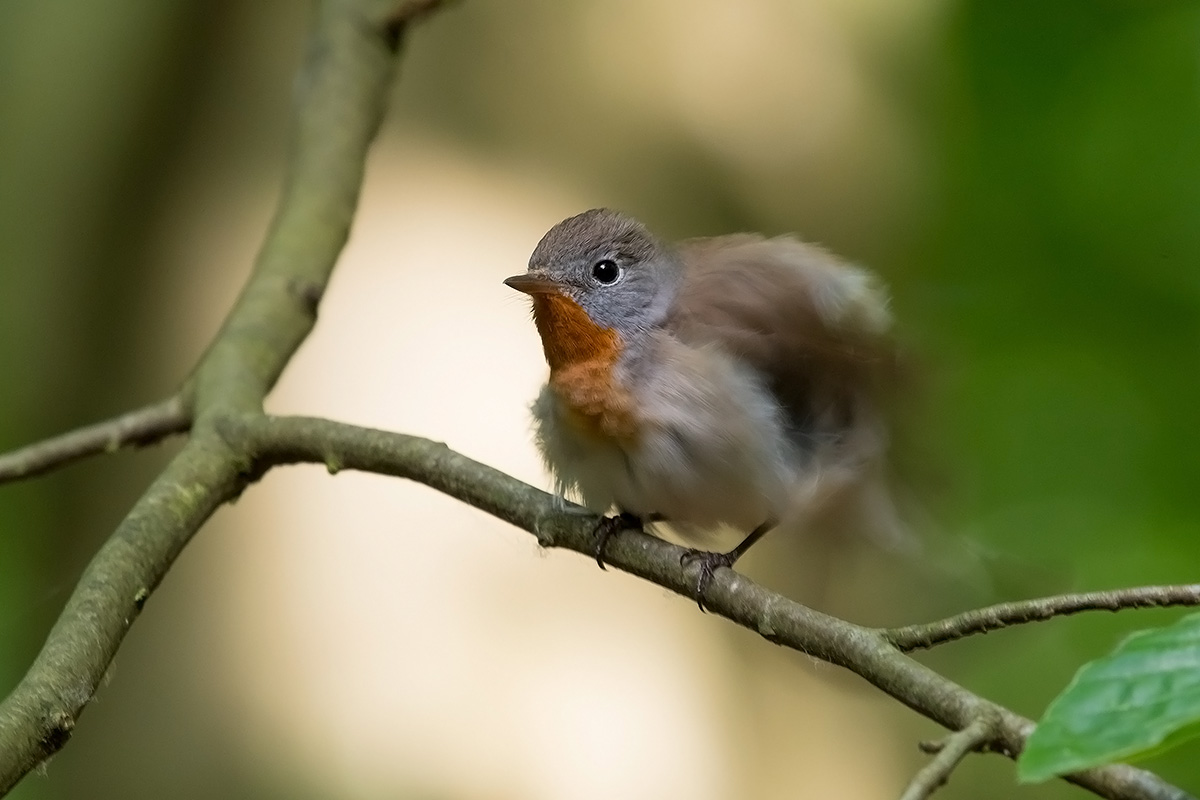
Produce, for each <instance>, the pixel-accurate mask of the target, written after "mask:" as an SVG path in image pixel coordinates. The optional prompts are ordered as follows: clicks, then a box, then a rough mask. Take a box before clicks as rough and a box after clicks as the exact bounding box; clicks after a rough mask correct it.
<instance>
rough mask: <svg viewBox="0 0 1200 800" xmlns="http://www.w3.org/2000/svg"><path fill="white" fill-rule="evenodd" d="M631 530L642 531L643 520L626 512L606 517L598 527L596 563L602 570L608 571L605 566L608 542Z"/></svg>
mask: <svg viewBox="0 0 1200 800" xmlns="http://www.w3.org/2000/svg"><path fill="white" fill-rule="evenodd" d="M629 530H634V531H640V530H642V520H641V519H640V518H639V517H637V516H636V515H634V514H626V513H624V512H622V513H620V514H617V515H616V516H615V517H604V518H603V519H601V520H600V522H599V524H597V525H596V549H595V554H596V563H597V564H599V565H600V569H608V567H606V566H604V548H606V547H608V540H609V539H611V538H612V537H613V536H614V535H615V534H618V533H620V532H621V531H629Z"/></svg>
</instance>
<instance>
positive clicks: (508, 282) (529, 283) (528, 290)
mask: <svg viewBox="0 0 1200 800" xmlns="http://www.w3.org/2000/svg"><path fill="white" fill-rule="evenodd" d="M504 285H505V286H511V287H512V288H513V289H516V290H517V291H518V292H524V293H525V294H556V293H558V292H559V291H560V290H561V287H560V286H559V285H558V282H557V281H552V280H550V279H549V278H547V277H545V276H544V275H538V274H537V273H533V272H526V273H524V274H522V275H513V276H512V277H511V278H505V279H504Z"/></svg>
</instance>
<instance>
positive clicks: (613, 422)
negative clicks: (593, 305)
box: [533, 294, 637, 439]
mask: <svg viewBox="0 0 1200 800" xmlns="http://www.w3.org/2000/svg"><path fill="white" fill-rule="evenodd" d="M533 320H534V322H535V323H536V324H537V329H538V333H539V334H541V337H542V349H543V350H544V351H545V353H546V362H547V363H548V364H549V365H550V388H551V389H552V390H553V391H554V393H555V394H556V395H558V399H559V400H560V401H561V402H562V404H563V406H564V407H565V408H566V410H567V411H568V414H567V421H568V422H569V423H570V424H571V425H572V426H573V427H575V428H576V429H577V430H578V431H579V432H580V433H583V434H586V435H589V436H592V437H596V438H608V439H632V438H633V437H634V435H635V433H636V422H637V421H636V419H635V418H634V413H633V398H632V397H631V396H630V394H629V392H628V391H626V390H625V389H624V388H623V387H621V386H619V385H618V384H617V379H616V366H617V359H618V358H620V355H621V337H620V336H618V335H617V332H616V331H614V330H612V329H611V328H601V327H600V326H599V325H597V324H596V323H594V322H592V319H591V317H589V316H588V315H587V312H586V311H584V310H583V309H582V308H580V307H579V304H578V303H576V302H575V301H574V300H572V299H571V298H569V297H565V296H563V295H560V294H535V295H533Z"/></svg>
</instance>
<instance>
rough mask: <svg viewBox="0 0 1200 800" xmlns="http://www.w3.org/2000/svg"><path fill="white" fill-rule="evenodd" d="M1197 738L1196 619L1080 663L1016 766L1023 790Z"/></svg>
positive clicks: (1141, 635) (1199, 636) (1199, 654)
mask: <svg viewBox="0 0 1200 800" xmlns="http://www.w3.org/2000/svg"><path fill="white" fill-rule="evenodd" d="M1196 736H1200V614H1190V615H1188V616H1186V617H1184V618H1183V619H1181V620H1179V621H1178V622H1176V623H1175V624H1174V625H1169V626H1167V627H1165V628H1154V629H1152V630H1146V631H1138V632H1137V633H1135V634H1133V635H1132V636H1130V637H1129V638H1128V639H1126V640H1125V641H1124V642H1122V643H1121V644H1120V645H1118V646H1117V649H1116V650H1114V651H1113V652H1112V653H1111V654H1110V655H1107V656H1105V657H1103V658H1099V659H1096V660H1095V661H1092V662H1090V663H1088V664H1084V665H1083V667H1081V668H1080V670H1079V672H1077V673H1076V674H1075V678H1074V679H1073V680H1072V681H1071V684H1070V685H1069V686H1068V687H1067V688H1066V690H1065V691H1063V693H1062V694H1060V695H1059V696H1058V697H1057V698H1055V699H1054V702H1052V703H1051V704H1050V707H1049V708H1047V709H1046V714H1045V716H1043V717H1042V721H1041V722H1039V723H1038V726H1037V728H1035V729H1034V731H1033V734H1032V735H1030V737H1029V741H1028V742H1027V743H1026V745H1025V752H1023V753H1022V754H1021V758H1020V760H1019V761H1018V762H1017V775H1018V776H1019V778H1020V780H1021V781H1022V782H1023V783H1032V782H1036V781H1043V780H1046V779H1047V778H1051V777H1053V776H1055V775H1063V774H1066V773H1070V772H1078V771H1079V770H1082V769H1087V768H1088V767H1094V766H1098V765H1100V764H1107V763H1109V762H1112V761H1116V760H1134V759H1137V758H1144V757H1146V756H1149V755H1152V754H1154V753H1159V752H1162V751H1163V750H1167V749H1169V748H1172V747H1175V746H1177V745H1179V744H1181V743H1183V742H1185V741H1187V740H1189V739H1192V738H1194V737H1196Z"/></svg>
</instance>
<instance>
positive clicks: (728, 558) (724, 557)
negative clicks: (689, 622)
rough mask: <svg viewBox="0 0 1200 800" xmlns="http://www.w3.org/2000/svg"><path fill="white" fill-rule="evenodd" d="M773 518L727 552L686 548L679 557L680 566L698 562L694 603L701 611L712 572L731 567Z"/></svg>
mask: <svg viewBox="0 0 1200 800" xmlns="http://www.w3.org/2000/svg"><path fill="white" fill-rule="evenodd" d="M775 524H776V523H775V521H774V520H767V521H766V522H764V523H763V524H762V525H759V526H758V527H757V528H755V529H754V530H752V531H750V535H749V536H747V537H746V538H745V539H742V541H741V542H739V543H738V546H737V547H735V548H733V549H732V550H730V551H729V552H728V553H714V552H712V551H711V550H695V549H690V548H689V549H688V550H687V551H686V552H685V553H684V554H683V555H681V556H680V557H679V564H680V566H684V567H686V566H688V565H689V564H699V565H700V574H699V575H698V576H697V577H696V604H697V605H698V606H700V610H701V611H705V610H707V609H705V608H704V590H705V589H707V588H708V585H709V584H710V583H712V579H713V572H714V571H716V569H717V568H718V567H729V568H731V569H732V568H733V565H734V564H736V563H737V560H738V559H739V558H741V557H742V556H744V555H745V554H746V551H747V550H749V549H750V548H751V547H753V546H754V543H755V542H757V541H758V540H759V539H761V538H762V537H763V536H764V535H765V534H766V533H767V531H769V530H771V529H772V528H774V527H775Z"/></svg>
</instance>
